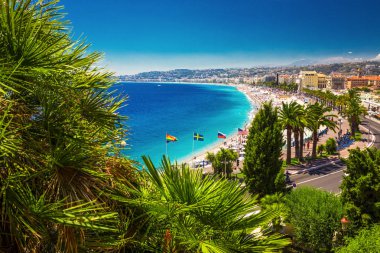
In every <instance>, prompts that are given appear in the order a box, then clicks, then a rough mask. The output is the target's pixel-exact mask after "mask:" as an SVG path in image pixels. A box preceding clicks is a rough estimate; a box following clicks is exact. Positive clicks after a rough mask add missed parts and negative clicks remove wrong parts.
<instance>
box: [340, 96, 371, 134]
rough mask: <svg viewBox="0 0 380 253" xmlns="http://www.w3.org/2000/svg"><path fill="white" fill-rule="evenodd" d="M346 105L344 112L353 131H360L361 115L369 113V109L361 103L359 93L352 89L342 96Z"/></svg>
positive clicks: (353, 132)
mask: <svg viewBox="0 0 380 253" xmlns="http://www.w3.org/2000/svg"><path fill="white" fill-rule="evenodd" d="M342 99H343V101H344V105H345V107H343V111H342V114H343V115H344V116H345V117H347V119H348V122H349V123H350V128H351V133H352V134H355V132H357V131H359V124H360V122H361V120H360V117H361V116H364V115H366V114H367V109H366V108H365V107H364V106H363V105H362V104H361V99H360V96H359V93H358V92H357V91H356V90H355V89H351V90H349V91H348V93H347V94H345V95H343V97H342Z"/></svg>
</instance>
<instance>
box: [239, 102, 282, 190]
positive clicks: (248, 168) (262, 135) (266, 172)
mask: <svg viewBox="0 0 380 253" xmlns="http://www.w3.org/2000/svg"><path fill="white" fill-rule="evenodd" d="M283 144H284V143H283V137H282V127H281V124H280V122H279V120H278V117H277V110H276V109H275V108H273V106H272V104H271V103H266V104H263V106H262V107H261V108H260V110H259V111H258V112H257V114H256V116H255V119H254V120H253V122H252V126H251V128H250V130H249V135H248V140H247V144H246V147H245V153H246V154H245V159H244V169H243V173H244V175H245V182H246V184H247V187H248V188H249V190H250V192H252V193H255V194H259V195H260V196H261V197H262V196H265V195H267V194H273V193H275V192H277V191H284V189H285V176H284V175H283V174H284V171H283V170H282V160H281V150H282V146H283Z"/></svg>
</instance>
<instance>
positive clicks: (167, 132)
mask: <svg viewBox="0 0 380 253" xmlns="http://www.w3.org/2000/svg"><path fill="white" fill-rule="evenodd" d="M167 135H168V132H166V135H165V143H166V152H165V154H166V158H167V157H168V141H167V140H166V136H167Z"/></svg>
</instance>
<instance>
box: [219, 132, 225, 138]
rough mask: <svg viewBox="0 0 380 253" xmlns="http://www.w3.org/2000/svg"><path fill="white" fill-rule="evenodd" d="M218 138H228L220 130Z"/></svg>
mask: <svg viewBox="0 0 380 253" xmlns="http://www.w3.org/2000/svg"><path fill="white" fill-rule="evenodd" d="M218 138H219V139H226V138H227V136H226V135H225V134H224V133H221V132H218Z"/></svg>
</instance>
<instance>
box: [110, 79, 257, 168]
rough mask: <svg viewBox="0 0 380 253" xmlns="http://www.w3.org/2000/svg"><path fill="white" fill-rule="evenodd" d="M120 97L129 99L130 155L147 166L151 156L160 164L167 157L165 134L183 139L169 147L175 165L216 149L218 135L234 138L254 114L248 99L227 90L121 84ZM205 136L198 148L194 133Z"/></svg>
mask: <svg viewBox="0 0 380 253" xmlns="http://www.w3.org/2000/svg"><path fill="white" fill-rule="evenodd" d="M115 88H116V89H117V90H118V92H121V93H122V94H123V95H127V96H128V100H127V106H125V107H123V108H122V109H120V111H119V113H120V114H121V115H125V116H128V120H127V121H126V125H127V126H128V130H129V136H128V140H127V143H128V147H129V149H127V150H124V151H123V153H124V155H127V156H129V157H130V158H132V159H134V160H137V161H139V162H141V156H142V155H147V156H150V158H151V159H152V160H153V162H155V163H157V162H159V161H160V159H161V158H162V155H164V154H165V152H166V142H165V134H166V133H169V134H170V135H173V136H175V137H177V138H178V141H177V142H172V143H168V144H167V150H168V155H169V157H170V159H171V160H181V159H184V158H185V157H189V156H191V155H193V154H195V153H196V152H199V151H202V150H204V149H206V148H207V147H210V146H212V145H214V144H216V142H218V141H219V142H220V141H222V140H221V139H217V133H218V131H221V132H223V133H225V134H227V136H228V135H231V134H233V133H235V132H237V128H238V127H242V126H244V124H245V123H247V120H248V114H249V111H250V110H251V109H252V108H251V104H250V103H249V101H248V99H247V97H246V96H245V95H244V94H243V93H241V92H239V91H238V90H237V89H236V88H235V87H231V86H225V85H202V84H178V83H176V84H168V83H161V84H157V83H120V84H118V85H116V86H115ZM194 131H195V132H198V133H200V134H203V135H204V139H205V140H204V141H203V142H200V141H199V142H195V145H194V153H192V148H193V138H192V137H193V132H194Z"/></svg>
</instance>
